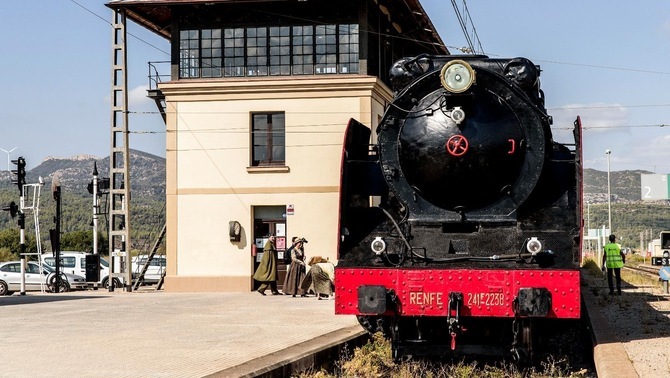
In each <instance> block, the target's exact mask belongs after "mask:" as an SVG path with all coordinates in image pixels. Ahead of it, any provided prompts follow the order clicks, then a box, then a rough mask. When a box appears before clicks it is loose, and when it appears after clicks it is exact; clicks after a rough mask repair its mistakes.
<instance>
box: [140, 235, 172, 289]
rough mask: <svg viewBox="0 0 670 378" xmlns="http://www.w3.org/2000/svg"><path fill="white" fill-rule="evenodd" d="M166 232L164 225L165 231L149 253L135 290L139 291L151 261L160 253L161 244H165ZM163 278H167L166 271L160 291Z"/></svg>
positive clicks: (162, 275)
mask: <svg viewBox="0 0 670 378" xmlns="http://www.w3.org/2000/svg"><path fill="white" fill-rule="evenodd" d="M165 230H166V225H163V229H162V230H161V233H160V235H158V238H157V239H156V242H155V243H154V246H153V248H151V252H150V253H149V256H148V257H147V260H146V261H145V262H144V265H143V266H142V269H141V270H140V274H139V275H138V276H137V277H136V278H135V284H134V285H133V290H137V289H138V288H139V287H140V285H141V284H142V282H143V281H144V275H145V274H147V269H149V266H150V265H151V261H152V260H153V259H154V256H155V255H156V251H158V247H160V245H161V243H162V242H163V238H165ZM163 278H165V269H163V272H162V274H161V279H160V281H159V284H158V286H157V287H158V288H157V289H156V290H158V289H160V286H161V285H162V283H163Z"/></svg>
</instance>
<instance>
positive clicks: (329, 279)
mask: <svg viewBox="0 0 670 378" xmlns="http://www.w3.org/2000/svg"><path fill="white" fill-rule="evenodd" d="M308 265H309V266H310V269H309V271H308V272H307V275H305V278H304V279H303V280H302V282H301V283H300V288H301V289H302V290H304V291H305V292H307V291H309V290H310V289H311V290H314V294H316V297H317V298H319V299H324V298H325V299H328V298H329V297H330V296H331V295H333V289H334V288H335V286H334V284H333V281H334V277H335V265H333V263H331V262H330V261H328V259H324V258H323V257H321V256H314V257H312V258H311V259H309V264H308Z"/></svg>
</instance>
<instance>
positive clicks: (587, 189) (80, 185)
mask: <svg viewBox="0 0 670 378" xmlns="http://www.w3.org/2000/svg"><path fill="white" fill-rule="evenodd" d="M130 161H131V171H130V181H131V196H132V201H131V227H132V228H131V242H132V248H133V250H141V251H146V250H148V249H149V248H150V247H151V245H152V244H153V241H154V240H155V238H156V236H157V233H158V232H159V231H160V228H161V227H162V226H163V224H164V223H165V211H164V209H165V159H164V158H161V157H158V156H155V155H151V154H147V153H145V152H141V151H136V150H132V151H131V154H130ZM94 162H95V163H97V166H98V172H99V177H108V176H109V173H108V172H109V157H106V158H98V157H95V156H90V155H78V156H73V157H70V158H55V157H49V158H46V159H45V160H44V161H43V162H42V163H41V164H40V165H38V166H37V167H35V168H33V169H31V170H30V171H28V172H27V181H28V182H29V183H33V182H37V180H38V177H40V176H41V177H42V178H43V181H44V186H43V187H42V196H41V203H40V228H41V230H42V232H41V235H42V238H41V239H42V240H43V246H44V248H45V249H46V250H51V247H50V245H48V243H46V242H44V241H47V240H48V239H49V238H48V235H49V234H48V229H49V228H53V227H54V223H53V217H54V216H55V202H54V200H53V196H52V194H51V183H52V181H53V178H54V177H55V176H58V177H59V181H60V185H61V193H62V198H63V200H62V207H63V213H62V226H61V227H62V231H63V232H64V233H66V232H71V231H82V230H92V228H91V221H92V213H93V210H92V197H91V195H90V194H89V193H88V191H87V189H86V187H87V185H88V183H89V182H90V181H91V180H92V178H93V176H92V172H93V164H94ZM643 173H650V172H647V171H639V170H634V171H615V172H610V183H611V192H612V228H613V231H614V232H615V233H616V234H617V235H618V236H619V239H620V240H623V243H624V245H625V246H627V247H632V248H636V249H639V247H640V244H641V239H644V240H645V243H646V241H647V240H648V239H650V238H652V237H653V238H657V237H658V232H659V231H661V230H670V201H653V202H650V201H641V200H640V193H641V189H640V174H643ZM11 176H12V175H11V174H10V173H9V172H7V171H0V205H1V206H6V205H7V204H9V202H10V201H15V202H17V203H18V190H17V188H16V186H15V185H13V184H11V179H12V177H11ZM584 198H585V201H584V226H585V227H589V228H602V226H603V225H607V224H608V206H607V172H602V171H597V170H594V169H586V170H585V171H584ZM101 199H102V200H105V198H101ZM101 206H102V207H103V208H106V207H107V202H104V203H102V204H101ZM28 215H29V217H28V219H27V222H26V223H27V225H26V227H27V229H29V230H32V229H33V228H32V219H30V217H32V215H31V214H28ZM101 220H102V221H101V223H100V231H101V233H103V234H106V230H107V229H106V227H107V225H106V222H105V219H104V217H101ZM12 227H14V228H15V227H16V220H15V219H11V218H10V217H9V214H8V213H3V215H0V230H3V229H6V228H12ZM30 232H32V231H30Z"/></svg>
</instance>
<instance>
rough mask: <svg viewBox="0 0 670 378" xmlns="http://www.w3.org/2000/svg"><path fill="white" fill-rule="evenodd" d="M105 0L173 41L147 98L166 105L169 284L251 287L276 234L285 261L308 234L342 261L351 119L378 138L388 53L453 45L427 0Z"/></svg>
mask: <svg viewBox="0 0 670 378" xmlns="http://www.w3.org/2000/svg"><path fill="white" fill-rule="evenodd" d="M107 6H108V7H109V8H111V9H112V10H113V11H114V12H117V13H118V14H121V15H123V19H124V22H126V21H125V20H128V21H131V22H135V23H137V24H139V25H141V26H143V27H145V28H147V29H149V30H151V31H153V32H155V33H157V34H159V35H161V36H163V37H165V38H167V39H168V40H169V41H170V44H171V59H170V74H169V76H170V77H169V80H166V81H162V82H161V83H160V84H159V85H158V88H157V90H155V91H152V93H151V95H152V96H155V97H156V98H160V99H161V100H162V101H163V103H164V112H165V115H166V117H165V119H166V135H167V137H166V164H167V168H166V169H167V173H166V180H167V183H166V189H167V193H166V195H167V198H166V209H167V210H166V218H167V233H166V238H165V242H166V256H167V274H166V277H165V282H164V288H165V290H167V291H173V292H195V291H237V292H241V291H250V290H253V289H254V288H255V283H254V280H253V279H252V275H253V273H254V271H255V268H256V266H257V265H258V262H259V261H260V256H261V253H262V249H263V245H264V243H265V241H266V236H267V235H268V234H269V233H274V234H275V235H276V236H277V247H278V251H279V256H280V260H282V258H281V257H282V255H283V252H284V251H285V249H286V248H287V247H288V246H289V245H290V243H291V237H292V236H301V237H304V238H306V239H307V240H308V244H306V254H307V257H308V258H309V257H311V256H316V255H319V256H323V257H326V258H328V259H330V261H333V262H335V263H336V262H337V245H338V240H339V237H340V235H339V234H340V232H339V230H338V207H339V188H340V177H341V174H340V170H341V167H340V165H341V160H342V153H343V152H342V145H343V138H344V134H345V130H346V127H347V124H348V122H349V120H350V119H351V118H354V119H356V120H358V121H359V122H361V123H363V124H365V125H366V126H368V127H370V128H372V130H373V133H372V135H373V138H374V129H375V128H376V126H377V124H378V123H379V121H380V120H381V118H382V116H383V113H384V110H385V108H386V106H387V105H388V104H389V102H390V101H391V99H392V95H393V93H392V91H391V89H390V85H389V82H388V71H389V69H390V67H391V65H392V64H393V62H395V61H396V60H398V59H400V58H402V57H411V56H416V55H419V54H424V53H428V54H448V53H449V52H448V51H447V49H446V47H445V45H444V43H443V42H442V40H441V39H440V37H439V35H438V33H437V31H436V30H435V27H434V26H433V24H432V22H431V20H430V19H429V18H428V16H427V15H426V12H425V11H424V9H423V8H422V6H421V4H420V2H419V1H418V0H275V1H244V0H237V1H236V0H218V1H217V0H199V1H196V0H118V1H110V2H108V3H107ZM129 54H132V52H130V53H129ZM130 179H131V183H132V177H131V178H130ZM131 185H132V184H131ZM284 272H285V267H284V266H283V264H281V266H280V280H279V281H280V282H279V283H280V284H281V282H282V279H283V273H284Z"/></svg>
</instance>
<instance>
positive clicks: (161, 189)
mask: <svg viewBox="0 0 670 378" xmlns="http://www.w3.org/2000/svg"><path fill="white" fill-rule="evenodd" d="M94 163H95V164H97V168H98V177H100V178H102V177H109V157H105V158H99V157H95V156H91V155H77V156H73V157H70V158H57V157H47V158H46V159H44V161H42V162H41V163H40V164H39V165H38V166H36V167H35V168H33V169H31V170H29V171H27V172H26V181H27V182H28V183H37V182H38V180H39V177H42V180H43V182H44V185H43V186H42V188H41V192H42V193H41V196H40V210H39V215H40V231H41V232H40V235H41V239H42V243H43V248H45V249H46V250H51V246H50V245H49V244H48V242H46V243H45V241H47V240H48V239H49V237H48V235H49V231H48V230H49V229H50V228H54V227H55V224H54V221H53V218H54V217H55V215H56V210H55V209H56V204H55V201H54V199H53V194H52V183H53V179H54V177H58V178H59V183H60V186H61V198H62V201H61V207H62V213H61V220H62V221H61V231H62V232H63V233H67V232H72V231H83V230H90V231H92V226H91V222H92V219H93V197H92V195H91V194H90V193H89V192H88V190H87V185H88V183H89V182H91V181H92V179H93V166H94ZM130 167H131V170H130V185H131V203H130V211H131V212H130V216H131V227H132V228H131V243H132V246H131V247H132V248H133V249H140V250H147V249H148V248H150V246H151V245H152V243H153V241H154V240H153V239H155V237H156V236H157V235H155V234H157V233H158V231H160V228H161V227H162V226H163V224H164V223H165V219H164V218H165V214H164V213H165V211H164V209H165V159H164V158H162V157H159V156H155V155H151V154H148V153H145V152H141V151H137V150H131V152H130ZM13 176H14V175H12V174H11V173H10V172H8V171H0V205H2V206H6V205H7V204H9V202H11V201H14V202H16V203H18V202H19V194H18V189H17V187H16V185H14V184H12V183H11V180H12V178H13ZM107 197H108V196H107V195H102V196H101V197H100V200H101V203H100V205H101V208H102V210H105V209H107V207H108V198H107ZM27 201H28V199H27ZM32 218H33V214H32V212H27V213H26V230H27V231H26V233H27V234H28V232H30V233H33V232H34V227H33V224H34V222H33V219H32ZM99 219H100V220H101V222H100V223H99V231H100V232H101V233H102V234H106V233H107V222H106V217H105V216H101V217H100V218H99ZM12 227H17V226H16V219H12V218H10V217H9V214H8V213H6V212H4V213H3V214H2V215H0V230H2V229H6V228H12Z"/></svg>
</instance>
